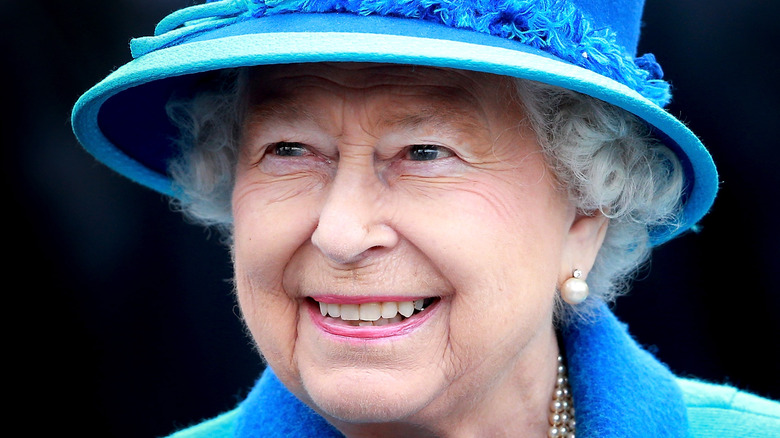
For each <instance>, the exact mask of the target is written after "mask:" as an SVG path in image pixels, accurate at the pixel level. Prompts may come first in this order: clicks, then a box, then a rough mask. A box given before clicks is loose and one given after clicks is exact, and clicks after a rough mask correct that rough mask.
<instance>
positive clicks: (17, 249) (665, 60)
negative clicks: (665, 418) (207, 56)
mask: <svg viewBox="0 0 780 438" xmlns="http://www.w3.org/2000/svg"><path fill="white" fill-rule="evenodd" d="M188 4H190V2H188V1H183V0H112V1H99V0H74V1H70V2H63V1H54V0H45V1H29V2H28V1H24V2H23V1H16V0H0V8H1V9H0V29H2V30H0V32H2V34H0V35H2V43H3V48H2V62H3V68H2V69H1V70H0V74H2V82H0V83H2V99H3V100H2V102H3V114H2V124H1V125H0V128H2V129H0V134H1V135H2V146H3V147H2V150H3V159H2V160H3V161H2V162H3V178H4V181H3V186H4V187H6V188H7V189H8V192H7V193H8V200H9V202H8V203H6V206H5V207H4V211H5V213H4V217H5V220H4V222H3V223H4V230H5V233H6V237H5V240H6V248H7V250H8V254H7V257H6V260H10V261H11V263H10V265H9V264H8V263H7V262H6V263H5V265H6V268H5V269H4V273H5V274H6V277H7V280H6V281H5V284H6V286H5V287H4V288H3V289H4V291H5V293H4V295H5V296H6V297H7V298H8V299H7V300H6V305H5V307H4V309H5V320H6V324H5V326H6V333H7V335H6V339H7V342H8V343H9V346H10V348H8V349H7V350H6V351H8V352H9V353H10V354H7V355H6V356H5V357H6V359H5V362H6V363H7V365H10V368H7V369H9V370H10V371H8V372H7V373H6V377H7V379H8V380H9V387H10V388H12V389H13V391H12V394H11V395H12V397H10V401H11V403H12V405H13V408H12V409H11V411H12V412H13V413H14V416H12V417H10V421H11V422H19V423H23V425H24V426H26V427H28V428H30V429H31V431H34V432H48V433H51V434H55V435H56V433H57V431H71V432H76V433H81V434H82V435H87V436H89V435H95V436H105V437H144V436H149V437H150V436H159V435H162V434H166V433H168V432H170V431H172V430H173V429H174V428H176V427H179V426H182V425H185V424H189V423H191V422H193V421H196V420H198V419H201V418H204V417H208V416H212V415H214V414H216V413H218V412H221V411H224V410H226V409H228V408H230V407H232V406H233V405H234V404H235V403H236V401H237V400H238V399H239V398H240V397H241V396H242V395H243V394H244V393H245V391H246V389H247V387H248V386H250V385H251V384H252V382H253V380H254V379H255V377H256V376H257V375H258V373H259V371H260V370H261V369H262V363H261V362H260V360H259V358H258V357H257V355H256V354H255V352H254V351H253V348H252V346H251V343H250V341H249V338H248V337H247V336H245V334H244V329H243V327H242V325H241V324H240V322H239V320H238V317H237V316H236V314H237V311H236V309H235V304H234V301H233V298H232V293H231V285H230V284H229V281H228V279H229V278H230V275H231V271H230V265H229V259H228V255H227V251H226V250H225V248H223V247H222V245H221V244H220V243H219V240H218V236H215V235H209V233H207V232H206V231H204V230H203V229H201V228H199V227H196V226H193V225H190V224H187V223H185V221H184V220H183V219H182V217H181V216H180V215H178V214H176V213H173V212H171V211H170V209H169V207H168V204H167V201H166V200H165V199H163V198H162V197H161V196H160V195H158V194H156V193H154V192H152V191H150V190H148V189H145V188H143V187H140V186H138V185H135V184H133V183H131V182H128V181H126V180H125V179H123V178H122V177H120V176H118V175H116V174H114V173H113V172H112V171H109V170H108V169H106V168H104V167H103V166H102V165H99V164H97V163H96V162H95V161H94V159H92V157H91V156H89V155H88V154H87V153H86V152H84V151H83V150H82V149H81V147H80V146H79V145H78V143H77V142H76V140H75V138H74V137H73V135H72V134H71V131H70V124H69V117H70V109H71V107H72V105H73V103H74V102H75V101H76V99H77V98H78V96H79V95H80V94H81V93H82V92H84V91H86V89H88V88H89V87H90V86H92V85H94V84H95V83H96V82H97V81H99V80H100V79H102V78H103V77H104V76H105V75H106V74H108V72H109V71H111V70H112V69H114V68H116V67H118V66H119V65H121V64H123V63H125V62H127V61H128V60H129V59H130V55H129V50H128V48H127V44H128V41H129V39H130V38H131V37H134V36H142V35H148V34H151V32H152V31H153V28H154V25H155V24H156V23H157V21H158V20H159V19H161V18H162V17H163V16H164V15H166V14H167V13H169V12H171V11H172V10H174V9H177V8H179V7H181V6H184V5H188ZM779 6H780V2H773V1H770V0H763V1H762V0H750V1H739V2H735V1H731V0H729V1H726V0H648V2H647V5H646V8H645V22H646V27H645V29H644V31H643V37H642V38H643V39H642V42H641V43H640V53H644V52H653V53H655V54H656V56H657V58H658V60H659V61H660V62H661V65H662V66H663V67H664V70H665V72H666V77H667V79H669V80H670V81H671V83H672V84H673V86H674V87H675V99H674V102H673V104H672V105H671V106H670V107H669V110H670V111H671V112H672V113H673V114H675V115H677V116H679V117H680V118H681V119H682V120H684V121H685V122H686V123H688V124H689V126H690V127H691V128H692V129H693V130H694V132H696V133H697V134H698V135H699V136H700V137H701V138H702V139H703V141H704V143H705V144H706V145H708V147H709V148H710V150H711V153H712V155H713V156H714V159H715V161H716V163H718V166H719V170H720V174H721V181H722V186H721V191H720V194H719V197H718V199H717V201H716V203H715V206H714V208H713V209H712V211H711V213H710V215H708V216H707V217H706V218H705V219H704V220H703V221H702V222H701V225H702V231H701V232H700V233H699V234H688V235H686V236H684V237H682V238H680V239H677V240H676V241H673V242H670V243H668V244H666V245H664V246H662V247H661V248H659V249H658V250H657V252H656V254H655V256H654V259H653V263H652V266H651V268H650V269H649V271H647V272H645V273H644V274H643V275H642V277H641V279H640V280H639V281H638V282H637V283H636V284H635V287H634V292H632V293H631V294H630V295H629V296H627V297H624V298H621V299H620V300H618V303H617V305H616V308H615V311H616V312H617V314H618V315H619V316H620V317H621V318H622V319H623V320H625V321H627V322H629V325H630V327H631V329H632V332H633V334H634V335H635V336H636V337H637V339H638V340H639V341H640V342H641V343H642V344H644V345H646V346H648V347H649V348H651V349H652V350H653V351H654V352H656V354H657V355H658V356H659V357H660V358H661V359H662V360H663V361H665V362H666V363H667V364H669V366H670V367H671V368H672V369H673V370H674V371H675V372H677V373H679V374H682V375H696V376H699V377H701V378H705V379H709V380H714V381H717V382H730V383H732V384H735V385H737V386H739V387H742V388H744V389H748V390H751V391H753V392H756V393H758V394H760V395H764V396H768V397H771V398H775V399H778V398H780V381H779V380H778V379H779V378H778V377H777V375H778V374H777V373H778V371H780V370H778V366H777V361H776V360H775V358H776V349H777V345H778V343H777V338H778V334H780V330H778V328H779V327H780V324H779V323H778V316H777V315H778V311H780V287H779V286H780V279H779V278H778V277H779V276H778V274H780V269H778V266H779V265H780V257H779V256H778V249H779V248H780V239H779V238H778V234H780V231H779V230H778V213H780V208H778V202H777V198H778V195H780V193H778V192H780V190H778V189H780V184H778V182H780V178H779V177H778V173H780V170H779V169H778V165H779V164H780V160H778V156H777V152H776V151H777V146H778V134H777V132H778V122H780V115H779V114H778V112H779V110H778V98H780V92H779V91H780V90H778V85H777V81H778V79H779V77H778V73H777V71H778V52H779V50H778V48H777V46H776V44H777V41H778V40H779V38H778V37H780V35H779V32H778V25H777V23H776V19H777V18H776V17H778V16H780V7H779ZM29 415H34V416H36V417H37V419H36V420H33V421H31V420H30V419H29V418H27V416H29Z"/></svg>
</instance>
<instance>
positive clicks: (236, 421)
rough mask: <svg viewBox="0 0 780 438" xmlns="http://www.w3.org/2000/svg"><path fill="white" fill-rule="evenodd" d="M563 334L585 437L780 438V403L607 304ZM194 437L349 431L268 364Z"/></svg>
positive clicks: (190, 432) (299, 437)
mask: <svg viewBox="0 0 780 438" xmlns="http://www.w3.org/2000/svg"><path fill="white" fill-rule="evenodd" d="M563 338H564V343H565V349H566V353H567V360H568V362H569V367H568V368H569V381H570V384H571V388H572V392H573V395H574V406H576V409H577V437H579V438H583V437H584V438H612V437H614V438H630V437H652V438H662V437H713V438H715V437H717V438H732V437H750V438H780V403H778V402H775V401H772V400H767V399H763V398H760V397H757V396H755V395H752V394H748V393H745V392H742V391H739V390H737V389H734V388H731V387H728V386H722V385H715V384H710V383H705V382H701V381H696V380H690V379H681V378H678V377H676V376H674V375H673V374H672V373H671V372H670V371H669V370H668V368H667V367H666V366H664V365H663V364H661V363H660V362H659V361H658V360H656V359H655V358H654V357H653V356H652V355H651V354H650V353H648V352H647V351H645V350H643V349H642V348H641V347H640V346H639V345H638V344H637V343H636V342H635V341H634V340H633V339H632V338H631V336H630V335H629V334H628V331H627V329H626V327H625V325H623V324H622V323H621V322H619V321H618V320H617V319H616V318H615V316H614V315H613V314H612V313H611V312H610V311H609V310H607V309H606V306H603V307H602V308H601V309H599V312H598V313H597V316H596V318H594V319H593V320H590V321H589V322H581V323H577V324H575V325H572V326H570V327H568V328H566V329H565V330H564V331H563ZM618 415H619V417H618ZM191 437H212V438H219V437H264V438H270V437H291V438H292V437H294V438H303V437H317V438H329V437H342V435H341V434H340V433H339V432H338V431H337V430H336V429H334V428H333V427H332V426H330V424H328V423H327V422H326V421H325V420H324V419H323V418H322V417H320V416H319V415H317V414H316V413H315V412H314V411H313V410H311V409H310V408H309V407H307V406H306V405H304V404H303V403H301V402H300V401H298V399H297V398H296V397H295V396H294V395H292V394H291V393H290V392H289V391H287V389H286V388H285V387H284V386H283V385H282V384H281V382H280V381H279V380H278V379H277V377H276V376H275V375H274V373H273V371H272V370H270V369H266V371H265V372H264V373H263V375H262V376H261V377H260V379H259V380H258V381H257V383H256V384H255V387H254V388H253V389H252V391H251V392H250V393H249V395H248V396H247V398H246V399H245V400H244V401H243V402H241V403H240V404H239V405H238V406H237V407H236V408H235V409H233V410H232V411H229V412H227V413H224V414H222V415H220V416H218V417H216V418H214V419H211V420H208V421H205V422H203V423H200V424H198V425H195V426H193V427H190V428H187V429H184V430H182V431H179V432H178V433H176V434H174V435H172V438H191Z"/></svg>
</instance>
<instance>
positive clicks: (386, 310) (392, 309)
mask: <svg viewBox="0 0 780 438" xmlns="http://www.w3.org/2000/svg"><path fill="white" fill-rule="evenodd" d="M395 315H398V304H396V303H394V302H392V301H388V302H386V303H382V318H387V319H390V318H393V317H395Z"/></svg>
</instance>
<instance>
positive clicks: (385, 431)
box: [73, 0, 780, 437]
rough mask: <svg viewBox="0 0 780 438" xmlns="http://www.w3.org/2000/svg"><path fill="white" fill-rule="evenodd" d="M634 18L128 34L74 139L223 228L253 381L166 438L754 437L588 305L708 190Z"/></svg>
mask: <svg viewBox="0 0 780 438" xmlns="http://www.w3.org/2000/svg"><path fill="white" fill-rule="evenodd" d="M602 3H603V4H602ZM641 11H642V2H641V1H627V2H623V3H622V4H621V5H620V7H619V8H617V7H615V6H614V5H611V4H609V5H608V4H607V2H599V1H595V0H577V1H575V0H570V1H552V0H550V1H545V0H537V1H524V0H509V1H505V2H491V1H476V0H473V1H472V0H461V1H452V2H423V1H416V0H410V1H404V2H399V1H392V0H390V1H327V0H312V1H307V2H301V1H292V0H279V1H273V2H271V1H266V2H263V1H257V0H252V1H250V0H246V1H238V0H234V1H221V2H211V3H206V4H203V5H198V6H192V7H189V8H186V9H183V10H181V11H178V12H175V13H173V14H171V15H170V16H169V17H167V18H165V19H164V20H163V21H162V22H161V23H160V24H159V25H158V27H157V30H156V34H155V36H152V37H148V38H142V39H138V40H134V41H133V44H132V48H133V52H134V56H135V57H136V59H135V60H134V61H132V62H131V63H129V64H128V65H126V66H125V67H123V68H121V69H119V70H117V71H116V72H114V73H112V74H111V75H110V76H109V77H108V78H107V79H106V80H104V81H103V82H101V83H100V84H98V85H97V86H96V87H94V88H93V89H92V90H90V91H88V92H87V93H86V94H85V95H84V96H83V97H82V98H81V100H80V101H79V102H78V103H77V105H76V108H75V110H74V118H73V123H74V129H75V132H76V134H77V136H78V138H79V139H80V141H81V142H82V143H83V144H84V146H85V147H86V148H87V149H88V150H89V151H90V152H91V153H93V154H94V155H95V156H96V157H97V158H98V159H100V160H101V161H103V162H105V163H106V164H107V165H109V166H111V167H112V168H114V169H116V170H117V171H119V172H120V173H122V174H124V175H126V176H128V177H130V178H132V179H134V180H136V181H138V182H140V183H142V184H144V185H146V186H148V187H150V188H152V189H155V190H158V191H160V192H162V193H165V194H168V195H171V196H172V197H173V198H174V199H175V200H176V202H177V203H178V207H179V208H181V209H182V210H183V211H184V212H185V213H186V214H187V215H189V216H190V217H193V218H195V219H197V220H198V221H200V222H201V223H203V224H205V225H207V226H213V227H217V228H219V229H220V230H222V231H223V232H224V233H225V235H226V236H227V240H228V242H229V244H230V249H231V254H232V257H233V261H234V267H235V289H236V295H237V299H238V302H239V304H240V308H241V312H242V316H243V318H244V321H245V323H246V326H247V327H248V330H249V332H250V333H251V335H252V338H253V340H254V341H255V343H256V345H257V349H258V351H259V352H260V354H262V356H263V358H264V359H265V361H266V362H267V365H268V366H267V368H266V370H265V371H264V373H263V375H262V376H261V378H260V379H259V380H258V382H257V384H256V386H255V387H254V389H253V390H252V391H251V393H250V394H249V395H248V396H247V398H246V399H245V400H244V401H242V402H241V403H240V404H239V405H238V406H237V407H236V408H235V409H234V410H232V411H230V412H228V413H225V414H222V415H219V416H217V417H215V418H214V419H212V420H209V421H206V422H204V423H202V424H199V425H196V426H193V427H191V428H189V429H187V430H185V431H181V432H180V435H177V436H182V437H183V436H187V437H189V436H208V437H214V436H241V437H244V436H246V437H249V436H262V437H269V436H295V437H303V436H316V437H326V436H347V437H391V436H398V437H415V436H441V437H454V436H458V437H482V436H511V437H543V436H572V437H573V436H575V433H576V434H577V436H586V437H633V436H649V437H666V436H670V437H671V436H675V437H676V436H680V437H682V436H766V433H767V431H770V433H771V431H774V432H777V431H778V428H780V408H779V407H778V404H777V403H775V402H773V401H769V400H765V399H761V398H758V397H756V396H754V395H751V394H747V393H744V392H740V391H738V390H736V389H733V388H728V387H723V386H717V385H712V384H708V383H704V382H700V381H694V380H690V379H680V378H677V377H675V376H674V375H672V374H671V373H670V372H669V371H668V369H667V368H666V367H665V366H663V365H662V364H660V363H659V362H657V361H656V360H655V359H654V358H653V357H652V356H651V355H650V354H649V353H647V352H645V351H643V350H642V349H641V348H640V347H639V346H637V345H636V344H635V343H634V342H633V340H632V339H631V338H630V336H629V335H628V334H627V332H626V329H625V327H624V326H623V325H622V324H620V323H619V322H618V321H616V320H615V318H614V316H612V315H611V313H610V312H609V310H607V306H606V303H609V302H610V301H611V300H613V299H614V297H615V296H616V295H618V294H619V293H621V292H623V291H624V289H625V288H626V283H627V280H628V279H629V278H630V275H631V274H632V273H633V272H634V271H635V270H636V269H637V267H639V266H640V265H641V264H642V263H643V262H645V261H646V260H647V258H648V256H649V253H650V251H651V249H652V247H654V246H657V245H659V244H661V243H663V242H665V241H667V240H669V239H671V238H673V237H675V236H678V235H679V234H681V233H683V232H684V231H685V230H688V229H690V228H691V227H692V226H694V225H695V223H696V222H697V221H698V220H699V219H700V218H701V217H702V215H704V214H705V213H706V211H707V210H708V209H709V207H710V205H711V203H712V201H713V199H714V196H715V191H716V187H717V177H716V173H715V169H714V166H713V164H712V161H711V159H710V157H709V155H708V153H707V152H706V150H705V149H704V148H703V146H702V145H701V144H700V143H699V141H698V139H697V138H696V137H695V136H694V135H693V134H692V133H691V132H690V131H688V130H687V129H686V128H685V127H684V126H683V125H682V124H681V123H680V122H679V121H678V120H676V119H675V118H674V117H672V116H670V115H669V114H668V113H666V112H664V111H663V110H662V109H661V108H662V106H663V105H664V104H665V103H666V102H667V101H668V99H669V87H668V85H667V84H666V83H665V82H664V81H663V80H662V77H661V76H662V74H661V70H660V67H659V66H658V65H657V64H656V63H655V60H654V58H653V57H652V55H645V56H643V57H639V58H636V57H634V52H635V50H636V45H637V40H638V34H639V31H638V29H639V21H640V17H641ZM575 408H576V410H575Z"/></svg>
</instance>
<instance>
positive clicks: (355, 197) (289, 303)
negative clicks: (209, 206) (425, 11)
mask: <svg viewBox="0 0 780 438" xmlns="http://www.w3.org/2000/svg"><path fill="white" fill-rule="evenodd" d="M251 83H252V85H251V87H250V88H251V95H250V97H249V99H250V111H249V116H248V118H247V121H246V123H245V126H244V131H243V136H242V142H241V152H240V158H239V162H238V167H237V174H236V185H235V189H234V193H233V215H234V225H235V229H234V239H235V241H234V245H235V246H234V258H235V275H236V284H237V293H238V298H239V303H240V306H241V310H242V312H243V316H244V318H245V321H246V324H247V325H248V327H249V329H250V331H251V333H252V335H253V337H254V339H255V341H256V343H257V346H258V348H259V350H260V351H261V353H262V354H263V355H264V357H265V358H266V360H267V362H268V364H269V366H270V367H272V368H273V369H274V370H275V372H276V373H277V375H278V376H279V378H280V379H281V380H282V381H283V382H284V383H285V385H286V386H287V387H288V388H289V389H290V390H291V391H292V392H293V393H295V394H296V395H297V396H298V397H299V398H301V399H302V400H303V401H304V402H306V403H308V404H309V405H310V406H312V407H313V408H314V409H316V410H317V411H319V412H320V413H322V414H323V415H325V416H326V418H328V419H330V420H331V421H332V422H334V424H337V425H342V426H343V425H347V424H350V423H363V424H373V423H385V424H386V423H388V422H406V423H415V424H427V425H434V424H443V423H447V422H450V424H453V421H454V420H453V419H455V418H465V417H468V416H470V415H476V414H475V412H478V411H479V410H480V409H482V407H484V409H485V410H488V409H492V408H491V407H490V406H491V405H494V407H495V405H496V404H498V403H503V398H504V397H512V399H513V400H517V399H518V398H521V397H520V396H518V394H521V393H522V391H523V390H524V388H523V385H533V381H534V379H536V380H539V379H538V377H539V376H541V375H544V376H550V379H552V374H553V373H554V368H553V365H552V363H551V362H550V361H551V360H554V355H555V354H556V352H555V351H554V350H555V348H556V347H555V337H554V331H553V328H552V322H551V317H552V308H553V297H554V293H555V288H556V285H557V284H559V283H560V281H561V276H562V271H567V270H568V272H571V270H570V266H569V262H570V260H568V259H567V257H568V254H569V252H570V251H569V246H570V241H571V240H572V239H571V234H572V229H574V228H575V227H574V224H576V222H577V215H576V214H575V211H574V209H573V208H572V207H571V206H570V205H569V203H568V202H567V200H566V198H565V196H564V195H563V194H562V193H560V192H559V191H558V190H556V188H555V184H554V181H553V178H552V176H551V174H550V172H549V171H548V170H547V168H546V166H545V162H544V159H543V156H542V154H541V151H540V148H539V145H538V144H537V142H536V141H535V137H534V135H533V133H532V132H531V131H530V129H529V128H528V127H527V126H526V125H525V124H524V123H523V112H522V109H521V107H520V105H519V104H518V103H517V102H516V101H515V100H514V99H513V97H512V93H511V83H510V82H509V80H508V79H503V78H500V77H495V76H489V75H486V74H478V73H471V72H463V71H452V70H439V69H429V68H421V67H416V68H411V67H403V66H386V65H373V64H367V65H350V64H341V65H338V64H333V65H321V64H316V65H306V66H282V67H274V68H267V69H262V70H257V71H255V72H254V73H253V77H252V79H251ZM562 266H564V267H563V268H562ZM564 277H565V276H564ZM548 371H549V372H548ZM525 389H527V388H525ZM518 391H520V392H518ZM504 393H506V394H504ZM543 396H544V397H545V399H546V398H547V397H548V396H549V392H548V391H547V390H544V391H543ZM513 403H515V404H516V402H513ZM345 427H346V426H345ZM431 427H433V426H431Z"/></svg>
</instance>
